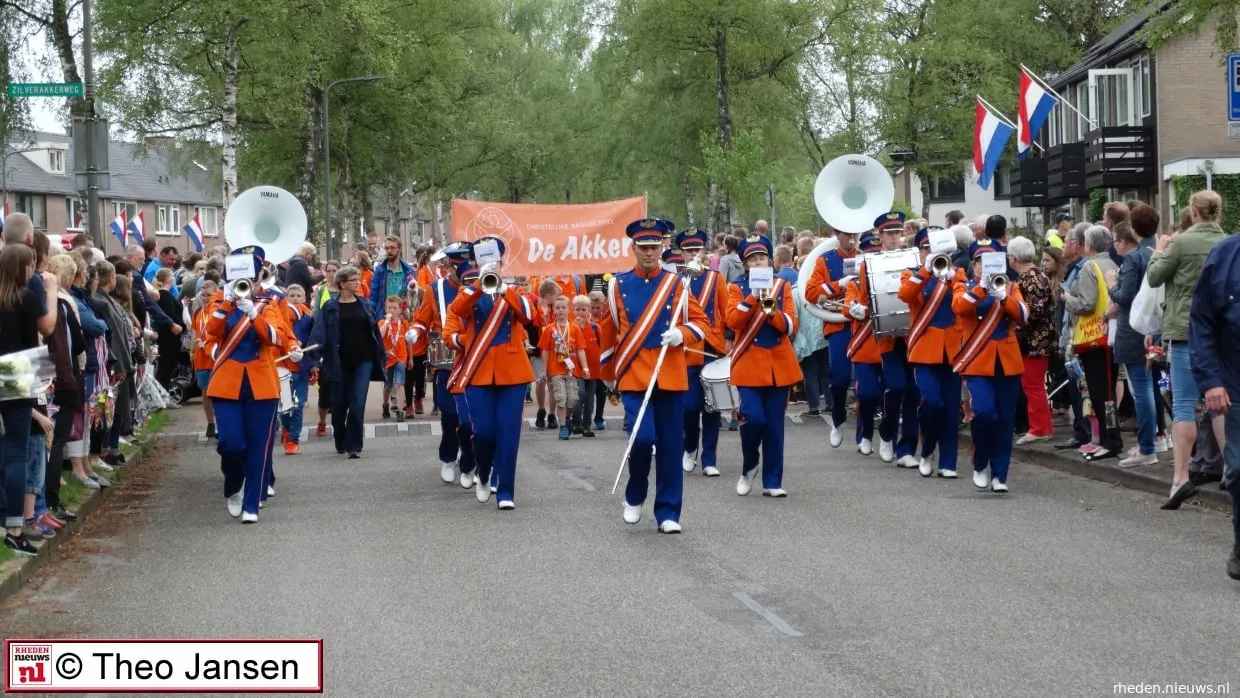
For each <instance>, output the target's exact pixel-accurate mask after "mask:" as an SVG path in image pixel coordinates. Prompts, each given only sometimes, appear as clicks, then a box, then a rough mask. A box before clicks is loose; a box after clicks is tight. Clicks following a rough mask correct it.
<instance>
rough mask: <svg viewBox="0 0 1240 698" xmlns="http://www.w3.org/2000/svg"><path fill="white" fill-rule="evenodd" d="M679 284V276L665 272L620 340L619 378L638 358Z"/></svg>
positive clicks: (617, 359)
mask: <svg viewBox="0 0 1240 698" xmlns="http://www.w3.org/2000/svg"><path fill="white" fill-rule="evenodd" d="M679 285H680V277H679V276H676V275H675V274H664V275H663V280H662V281H660V282H659V287H658V288H656V289H655V291H654V295H653V296H652V297H651V299H650V302H649V303H647V304H646V307H645V308H644V309H643V310H642V314H641V315H640V316H638V318H637V322H636V323H633V324H630V325H629V331H628V333H626V334H625V335H624V339H622V340H620V345H619V347H617V349H616V379H617V380H619V379H620V376H622V375H624V373H625V372H626V371H628V369H629V366H630V365H631V364H632V363H633V359H636V358H637V354H638V353H639V352H640V351H641V348H642V345H643V344H645V342H646V337H648V336H649V335H650V332H651V330H653V329H654V324H655V320H656V319H658V317H659V313H660V312H662V310H663V306H664V304H666V303H667V301H668V299H669V298H670V297H671V295H672V292H673V291H675V289H676V288H677V287H678V286H679Z"/></svg>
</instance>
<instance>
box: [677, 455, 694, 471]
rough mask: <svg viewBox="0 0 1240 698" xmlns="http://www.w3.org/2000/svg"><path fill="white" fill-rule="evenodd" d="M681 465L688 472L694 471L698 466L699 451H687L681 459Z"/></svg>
mask: <svg viewBox="0 0 1240 698" xmlns="http://www.w3.org/2000/svg"><path fill="white" fill-rule="evenodd" d="M680 465H681V467H682V468H684V470H685V472H686V473H691V472H693V469H694V468H696V467H697V451H685V457H684V458H683V459H681V464H680Z"/></svg>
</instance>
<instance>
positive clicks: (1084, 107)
mask: <svg viewBox="0 0 1240 698" xmlns="http://www.w3.org/2000/svg"><path fill="white" fill-rule="evenodd" d="M1073 104H1074V106H1075V107H1076V108H1077V109H1079V110H1080V112H1081V113H1080V114H1078V115H1077V117H1076V119H1075V121H1076V133H1077V136H1076V137H1075V138H1073V139H1072V140H1074V141H1076V140H1081V139H1082V138H1084V137H1085V134H1087V133H1089V131H1090V128H1089V120H1090V118H1092V117H1093V109H1091V108H1090V106H1089V83H1086V82H1082V83H1078V84H1077V86H1076V101H1075V102H1074V103H1073Z"/></svg>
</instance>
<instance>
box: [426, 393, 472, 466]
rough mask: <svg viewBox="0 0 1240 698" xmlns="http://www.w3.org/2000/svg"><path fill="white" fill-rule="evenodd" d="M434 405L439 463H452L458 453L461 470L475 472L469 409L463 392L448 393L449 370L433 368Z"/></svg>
mask: <svg viewBox="0 0 1240 698" xmlns="http://www.w3.org/2000/svg"><path fill="white" fill-rule="evenodd" d="M435 404H436V405H438V406H439V426H441V427H443V435H441V436H440V437H439V462H440V463H452V462H454V461H456V460H457V454H458V453H459V454H460V466H461V472H462V473H472V472H473V471H474V444H473V442H472V441H471V440H470V436H471V435H472V434H471V432H470V430H469V409H468V407H467V406H466V405H465V396H464V395H453V394H452V393H450V392H448V371H435Z"/></svg>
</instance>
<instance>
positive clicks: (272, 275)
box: [258, 262, 278, 291]
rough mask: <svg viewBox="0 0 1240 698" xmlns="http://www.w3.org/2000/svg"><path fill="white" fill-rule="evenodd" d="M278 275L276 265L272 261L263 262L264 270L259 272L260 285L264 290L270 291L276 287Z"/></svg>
mask: <svg viewBox="0 0 1240 698" xmlns="http://www.w3.org/2000/svg"><path fill="white" fill-rule="evenodd" d="M277 277H278V272H277V270H276V265H274V264H272V263H271V262H263V270H262V271H261V272H259V274H258V285H259V287H260V288H262V289H263V290H264V291H270V290H271V289H273V288H275V287H276V279H277Z"/></svg>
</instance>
